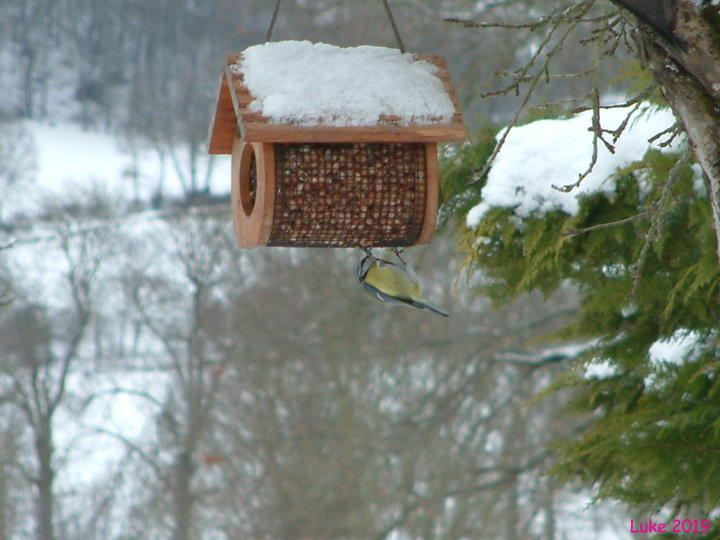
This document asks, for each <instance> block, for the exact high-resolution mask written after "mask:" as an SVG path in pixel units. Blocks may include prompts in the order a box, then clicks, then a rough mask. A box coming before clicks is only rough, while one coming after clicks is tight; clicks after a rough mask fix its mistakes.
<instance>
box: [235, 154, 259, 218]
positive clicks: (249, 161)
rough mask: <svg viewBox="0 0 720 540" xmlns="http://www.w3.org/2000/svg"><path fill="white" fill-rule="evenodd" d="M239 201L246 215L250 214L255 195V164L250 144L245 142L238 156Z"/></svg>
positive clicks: (253, 205) (253, 206)
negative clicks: (240, 154)
mask: <svg viewBox="0 0 720 540" xmlns="http://www.w3.org/2000/svg"><path fill="white" fill-rule="evenodd" d="M239 181H240V203H241V204H242V207H243V211H244V212H245V214H246V215H248V216H249V215H250V214H252V211H253V208H255V199H256V197H257V164H256V162H255V152H253V148H252V145H250V144H246V145H245V146H244V147H243V150H242V156H241V157H240V178H239Z"/></svg>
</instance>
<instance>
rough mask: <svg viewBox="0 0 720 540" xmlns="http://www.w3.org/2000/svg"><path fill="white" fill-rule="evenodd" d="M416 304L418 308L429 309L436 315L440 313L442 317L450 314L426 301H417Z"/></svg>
mask: <svg viewBox="0 0 720 540" xmlns="http://www.w3.org/2000/svg"><path fill="white" fill-rule="evenodd" d="M417 306H418V307H420V308H423V309H429V310H430V311H432V312H433V313H437V314H438V315H442V316H443V317H449V316H450V314H449V313H448V312H447V311H445V310H443V309H440V308H439V307H437V306H433V305H432V304H428V303H427V302H418V303H417Z"/></svg>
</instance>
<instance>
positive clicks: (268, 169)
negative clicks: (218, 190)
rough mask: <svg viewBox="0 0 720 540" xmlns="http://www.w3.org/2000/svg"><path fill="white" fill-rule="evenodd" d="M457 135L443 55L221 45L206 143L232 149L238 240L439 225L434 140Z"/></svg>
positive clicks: (409, 241)
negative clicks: (223, 53) (226, 49)
mask: <svg viewBox="0 0 720 540" xmlns="http://www.w3.org/2000/svg"><path fill="white" fill-rule="evenodd" d="M464 137H465V127H464V125H463V121H462V115H461V113H460V111H459V107H458V105H457V101H456V99H455V96H454V93H453V89H452V85H451V84H450V75H449V73H448V71H447V67H446V65H445V61H444V59H443V58H442V57H439V56H431V55H412V54H404V53H401V52H400V51H397V50H395V49H388V48H384V47H371V46H362V47H353V48H341V47H336V46H333V45H326V44H322V43H318V44H312V43H310V42H307V41H300V42H299V41H286V42H271V43H265V44H263V45H256V46H253V47H250V48H248V49H246V50H245V51H244V52H243V53H242V54H230V55H228V56H227V64H226V68H225V70H224V74H223V76H222V78H221V85H220V94H219V97H218V102H217V107H216V111H215V117H214V119H213V121H212V124H211V133H210V142H209V152H210V153H211V154H230V153H231V154H233V173H232V174H233V176H232V182H233V186H232V193H233V219H234V222H235V230H236V233H237V236H238V240H239V242H240V245H241V246H243V247H252V246H259V245H276V246H326V247H350V246H361V247H374V246H403V245H413V244H419V243H428V242H429V241H430V238H431V237H432V233H433V231H434V228H435V219H436V215H437V197H438V195H437V192H438V171H437V145H436V143H437V142H439V141H461V140H463V139H464ZM288 143H290V144H288Z"/></svg>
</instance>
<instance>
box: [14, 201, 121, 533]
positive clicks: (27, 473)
mask: <svg viewBox="0 0 720 540" xmlns="http://www.w3.org/2000/svg"><path fill="white" fill-rule="evenodd" d="M49 215H52V217H53V221H52V223H51V226H52V227H53V228H54V229H55V232H56V234H57V239H58V244H59V246H58V247H59V250H58V255H59V257H61V260H62V262H63V264H65V265H66V267H65V271H64V272H62V276H61V283H62V285H63V286H64V287H65V292H66V293H67V301H68V303H67V304H66V307H64V308H63V309H62V310H61V312H60V313H53V310H51V309H50V308H48V307H47V306H44V305H42V304H40V303H38V302H36V301H32V300H25V301H23V302H20V301H18V302H17V303H16V304H13V305H12V306H11V307H10V308H9V309H6V310H5V312H3V313H2V321H1V324H2V332H1V335H2V339H0V349H1V350H2V354H3V362H2V364H0V369H1V370H2V371H1V372H0V377H1V378H2V380H3V385H2V388H3V390H2V394H1V395H0V404H2V405H3V406H5V407H12V408H14V409H15V410H16V411H18V412H19V413H20V414H21V415H22V417H23V419H24V422H25V424H26V428H27V429H28V430H29V432H30V433H31V434H32V453H31V456H32V460H28V459H25V458H24V456H18V458H17V459H15V460H13V466H14V467H16V468H17V469H18V470H19V471H21V472H22V475H23V477H24V478H25V480H26V481H27V482H28V483H29V484H30V485H31V486H32V488H33V490H34V492H35V498H36V499H35V523H36V528H37V531H36V534H37V537H38V539H40V540H53V539H55V538H57V534H56V520H57V504H56V503H57V499H56V496H55V492H54V489H55V480H56V476H57V463H56V452H55V451H56V448H55V428H56V425H55V423H56V416H57V414H58V412H59V411H60V410H61V409H62V407H63V404H64V401H65V400H66V398H67V397H68V386H67V385H68V380H69V378H70V376H71V373H72V371H73V369H74V367H75V365H76V364H77V363H78V362H79V361H80V358H81V344H82V341H83V338H84V337H85V334H86V331H87V328H88V325H89V323H90V320H91V316H92V313H93V308H94V292H95V285H96V278H97V274H98V271H99V268H100V265H101V263H102V262H103V260H104V259H105V256H106V254H107V245H106V243H105V239H106V232H105V231H102V230H100V231H98V230H83V229H78V228H77V225H78V221H77V220H76V219H75V217H74V216H72V215H71V214H70V213H68V212H67V209H64V208H54V209H51V210H50V212H49ZM48 254H49V253H48V252H46V255H48ZM58 292H60V291H58ZM26 296H27V293H26Z"/></svg>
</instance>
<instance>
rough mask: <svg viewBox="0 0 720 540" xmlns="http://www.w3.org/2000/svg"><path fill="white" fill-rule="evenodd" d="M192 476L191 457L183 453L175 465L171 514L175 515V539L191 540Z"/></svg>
mask: <svg viewBox="0 0 720 540" xmlns="http://www.w3.org/2000/svg"><path fill="white" fill-rule="evenodd" d="M192 476H193V464H192V457H191V456H190V454H188V453H187V452H183V453H182V454H181V455H180V456H179V457H178V460H177V464H176V465H175V474H174V477H175V485H174V489H173V513H174V514H175V516H174V518H175V539H174V540H192V538H193V537H192V531H191V528H192V520H193V516H192V514H193V512H192V511H193V500H192V492H191V491H190V489H191V486H190V483H191V481H192Z"/></svg>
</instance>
